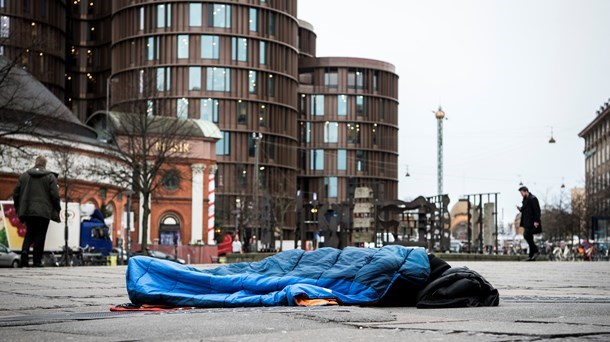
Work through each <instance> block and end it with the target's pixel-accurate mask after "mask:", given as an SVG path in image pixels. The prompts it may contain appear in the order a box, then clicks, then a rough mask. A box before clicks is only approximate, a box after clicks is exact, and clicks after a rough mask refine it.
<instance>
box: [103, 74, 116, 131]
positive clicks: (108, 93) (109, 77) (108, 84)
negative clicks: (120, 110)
mask: <svg viewBox="0 0 610 342" xmlns="http://www.w3.org/2000/svg"><path fill="white" fill-rule="evenodd" d="M112 76H113V75H112V74H110V76H108V78H106V122H105V124H106V127H105V128H106V132H107V133H106V134H108V135H109V134H110V133H109V132H110V131H109V127H108V124H109V120H108V114H109V113H110V82H118V81H119V80H117V79H113V78H112ZM107 138H108V137H107Z"/></svg>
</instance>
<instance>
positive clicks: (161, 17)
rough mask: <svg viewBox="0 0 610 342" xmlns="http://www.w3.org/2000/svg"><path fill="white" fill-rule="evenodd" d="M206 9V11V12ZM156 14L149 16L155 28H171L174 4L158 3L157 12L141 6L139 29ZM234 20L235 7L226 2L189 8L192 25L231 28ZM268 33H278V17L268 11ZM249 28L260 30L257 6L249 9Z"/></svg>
mask: <svg viewBox="0 0 610 342" xmlns="http://www.w3.org/2000/svg"><path fill="white" fill-rule="evenodd" d="M204 11H205V13H204ZM147 15H149V16H152V15H156V20H154V21H153V19H152V17H150V18H149V20H150V22H151V24H153V25H154V27H155V28H169V27H171V26H172V5H171V4H158V5H156V13H155V12H153V11H150V12H148V13H147V8H145V7H144V6H142V7H140V8H139V15H138V17H139V20H138V29H139V30H140V31H143V30H144V29H145V28H146V16H147ZM232 21H233V8H232V6H231V5H226V4H207V5H206V6H204V5H203V4H201V3H190V4H189V8H188V23H189V26H190V27H202V26H204V25H205V26H207V27H215V28H231V27H232ZM266 26H267V33H268V34H269V35H275V33H276V18H275V13H273V12H268V19H267V25H266ZM248 29H249V30H250V31H251V32H258V31H259V15H258V9H257V8H253V7H251V8H249V10H248Z"/></svg>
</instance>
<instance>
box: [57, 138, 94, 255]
mask: <svg viewBox="0 0 610 342" xmlns="http://www.w3.org/2000/svg"><path fill="white" fill-rule="evenodd" d="M53 157H54V159H55V161H56V163H57V166H58V168H59V170H58V171H59V181H60V182H59V184H60V185H61V191H60V193H61V195H62V197H63V198H64V202H65V205H66V208H65V210H64V217H63V220H64V251H63V255H62V263H63V265H64V266H68V265H69V264H70V259H69V258H70V253H69V250H70V249H69V246H68V238H69V236H68V232H69V229H68V216H69V215H68V214H69V213H68V202H70V200H71V197H72V195H73V194H72V187H73V185H74V182H75V180H76V176H77V175H78V174H81V173H82V172H85V171H86V170H85V166H84V165H82V164H79V163H78V160H77V159H78V154H77V153H75V147H74V146H73V145H72V144H71V143H69V142H62V143H58V144H56V145H55V146H54V147H53Z"/></svg>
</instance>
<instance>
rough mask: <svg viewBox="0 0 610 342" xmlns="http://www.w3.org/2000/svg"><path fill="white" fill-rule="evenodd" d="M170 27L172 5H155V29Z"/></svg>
mask: <svg viewBox="0 0 610 342" xmlns="http://www.w3.org/2000/svg"><path fill="white" fill-rule="evenodd" d="M171 26H172V5H171V4H167V5H166V4H161V5H157V28H164V27H171Z"/></svg>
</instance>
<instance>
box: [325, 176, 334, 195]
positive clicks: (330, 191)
mask: <svg viewBox="0 0 610 342" xmlns="http://www.w3.org/2000/svg"><path fill="white" fill-rule="evenodd" d="M324 190H325V192H326V195H327V196H328V198H337V177H324Z"/></svg>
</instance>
